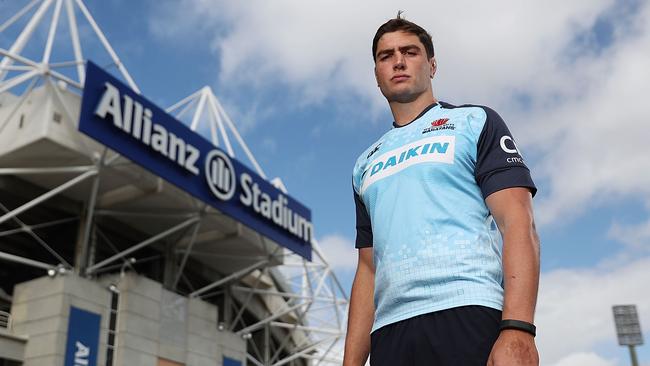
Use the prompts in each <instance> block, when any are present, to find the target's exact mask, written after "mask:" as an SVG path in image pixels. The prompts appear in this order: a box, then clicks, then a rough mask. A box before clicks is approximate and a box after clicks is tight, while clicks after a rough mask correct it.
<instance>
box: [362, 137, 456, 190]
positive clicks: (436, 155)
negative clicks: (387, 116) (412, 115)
mask: <svg viewBox="0 0 650 366" xmlns="http://www.w3.org/2000/svg"><path fill="white" fill-rule="evenodd" d="M455 143H456V137H455V136H432V137H429V138H425V139H422V140H418V141H415V142H413V143H410V144H408V145H404V146H400V147H399V148H397V149H394V150H391V151H388V152H386V153H384V154H382V155H380V156H378V157H377V158H376V159H375V160H374V161H373V162H372V164H368V166H367V167H366V171H365V172H364V178H363V183H362V185H361V192H360V193H361V194H363V192H365V190H366V189H367V188H368V187H369V186H370V185H372V184H374V183H376V182H378V181H380V180H382V179H384V178H387V177H390V176H391V175H393V174H395V173H398V172H400V171H402V170H404V169H406V168H408V167H410V166H413V165H416V164H421V163H444V164H453V163H454V148H455Z"/></svg>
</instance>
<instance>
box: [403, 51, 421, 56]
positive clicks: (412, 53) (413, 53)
mask: <svg viewBox="0 0 650 366" xmlns="http://www.w3.org/2000/svg"><path fill="white" fill-rule="evenodd" d="M406 54H407V55H409V56H415V55H417V54H418V53H417V52H415V51H406Z"/></svg>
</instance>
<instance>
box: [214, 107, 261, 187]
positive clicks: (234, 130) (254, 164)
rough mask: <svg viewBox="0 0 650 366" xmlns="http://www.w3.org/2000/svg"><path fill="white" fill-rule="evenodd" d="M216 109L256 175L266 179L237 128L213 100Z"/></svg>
mask: <svg viewBox="0 0 650 366" xmlns="http://www.w3.org/2000/svg"><path fill="white" fill-rule="evenodd" d="M214 102H215V105H216V107H217V108H218V109H219V111H220V112H221V115H222V116H223V117H224V120H225V121H226V124H227V125H228V127H229V128H230V131H231V132H232V133H233V135H235V138H236V139H237V142H239V145H240V146H241V147H242V149H243V150H244V153H246V156H248V159H249V160H250V161H251V163H252V164H253V167H254V168H255V170H257V174H259V175H260V176H261V177H262V178H264V179H266V174H264V171H263V170H262V167H261V166H260V165H259V164H258V163H257V160H255V156H253V153H251V151H250V150H249V149H248V146H247V145H246V142H244V139H242V138H241V135H240V134H239V131H237V128H236V127H235V124H234V123H232V120H230V117H229V116H228V114H227V113H226V111H225V110H224V109H223V106H222V105H221V103H220V102H219V100H218V99H216V98H215V100H214Z"/></svg>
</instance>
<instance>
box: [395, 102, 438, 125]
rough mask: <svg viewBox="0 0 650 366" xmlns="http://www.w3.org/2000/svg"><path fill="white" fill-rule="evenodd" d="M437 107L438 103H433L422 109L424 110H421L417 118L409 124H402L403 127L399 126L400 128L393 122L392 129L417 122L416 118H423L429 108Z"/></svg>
mask: <svg viewBox="0 0 650 366" xmlns="http://www.w3.org/2000/svg"><path fill="white" fill-rule="evenodd" d="M437 105H438V102H435V103H433V104H430V105H429V106H428V107H426V108H424V110H423V111H422V112H420V114H418V116H417V117H415V118H413V120H411V122H409V123H407V124H404V125H401V126H400V125H398V124H397V122H395V121H393V127H394V128H402V127H406V126H408V125H410V124H411V123H413V122H414V121H415V120H417V119H418V118H420V117H422V116H424V114H425V113H427V112H428V111H429V110H430V109H431V108H433V107H435V106H437Z"/></svg>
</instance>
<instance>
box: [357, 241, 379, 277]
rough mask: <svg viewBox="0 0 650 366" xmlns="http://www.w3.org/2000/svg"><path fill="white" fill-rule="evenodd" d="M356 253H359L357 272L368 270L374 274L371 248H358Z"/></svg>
mask: <svg viewBox="0 0 650 366" xmlns="http://www.w3.org/2000/svg"><path fill="white" fill-rule="evenodd" d="M358 252H359V262H358V263H357V270H359V269H368V270H370V271H371V272H373V273H374V272H375V263H374V261H373V249H372V247H367V248H359V250H358Z"/></svg>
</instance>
